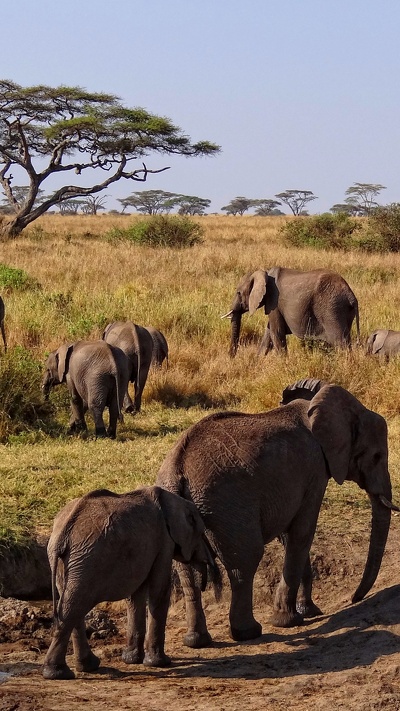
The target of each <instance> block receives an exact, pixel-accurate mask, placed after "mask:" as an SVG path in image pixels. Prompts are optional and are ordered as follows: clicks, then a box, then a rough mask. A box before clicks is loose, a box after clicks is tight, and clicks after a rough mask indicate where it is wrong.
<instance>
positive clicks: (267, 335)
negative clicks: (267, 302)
mask: <svg viewBox="0 0 400 711" xmlns="http://www.w3.org/2000/svg"><path fill="white" fill-rule="evenodd" d="M272 348H273V343H272V338H271V330H270V327H269V321H268V324H267V327H266V329H265V332H264V335H263V337H262V339H261V343H260V345H259V348H258V355H267V354H268V353H269V351H270V350H272Z"/></svg>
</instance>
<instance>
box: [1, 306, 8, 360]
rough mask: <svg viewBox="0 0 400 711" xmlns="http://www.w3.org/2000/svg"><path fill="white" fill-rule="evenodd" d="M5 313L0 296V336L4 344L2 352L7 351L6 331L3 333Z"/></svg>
mask: <svg viewBox="0 0 400 711" xmlns="http://www.w3.org/2000/svg"><path fill="white" fill-rule="evenodd" d="M5 313H6V308H5V306H4V301H3V299H2V298H1V296H0V331H1V336H2V339H3V343H4V352H6V351H7V340H6V331H5V328H4V316H5Z"/></svg>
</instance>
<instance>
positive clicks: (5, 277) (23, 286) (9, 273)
mask: <svg viewBox="0 0 400 711" xmlns="http://www.w3.org/2000/svg"><path fill="white" fill-rule="evenodd" d="M39 288H40V284H39V282H38V281H37V280H36V279H34V278H33V277H30V276H29V274H27V273H26V272H24V270H23V269H15V267H9V266H8V265H7V264H2V263H0V291H1V292H2V293H5V294H8V293H10V292H12V291H27V290H29V289H39Z"/></svg>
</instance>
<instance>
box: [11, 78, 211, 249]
mask: <svg viewBox="0 0 400 711" xmlns="http://www.w3.org/2000/svg"><path fill="white" fill-rule="evenodd" d="M218 151H219V146H217V145H215V144H213V143H209V142H208V141H199V142H197V143H192V141H191V139H190V138H189V137H188V136H186V135H185V134H184V133H182V131H181V129H180V128H178V127H177V126H175V125H174V124H173V123H172V122H171V121H170V119H168V118H163V117H160V116H156V115H154V114H150V113H149V112H148V111H146V110H145V109H141V108H133V109H131V108H126V107H124V106H123V105H122V104H121V102H120V100H119V99H118V97H116V96H114V95H112V94H103V93H92V92H87V91H85V90H83V89H81V88H80V87H66V86H60V87H56V88H52V87H48V86H31V87H22V86H19V85H18V84H16V83H15V82H12V81H8V80H0V185H1V187H2V188H3V191H4V193H5V195H6V197H7V199H8V202H9V204H10V206H11V207H12V208H13V214H12V215H10V216H5V217H4V219H3V221H2V225H1V229H0V237H1V236H2V237H3V238H5V237H15V236H17V235H18V234H19V233H20V232H21V231H22V230H23V229H24V227H26V226H27V225H28V224H29V223H31V222H33V221H34V220H36V218H38V217H39V216H40V215H42V214H43V213H44V212H46V210H48V209H49V208H50V207H52V206H54V205H60V203H62V202H63V201H64V200H71V199H75V198H79V197H87V196H88V195H92V194H93V193H98V192H100V191H101V190H104V189H105V188H107V187H108V186H109V185H111V184H112V183H115V182H116V181H118V180H120V179H121V178H126V179H130V180H137V181H142V182H144V181H146V179H147V176H148V174H149V173H160V172H162V171H163V170H167V168H168V166H166V167H163V168H159V169H158V170H150V169H148V168H147V166H146V165H145V163H143V162H142V164H141V166H140V167H134V166H132V164H131V162H132V161H133V160H137V159H143V158H144V157H145V156H147V155H148V154H150V153H152V152H155V153H162V154H179V155H185V156H199V155H213V154H215V153H217V152H218ZM15 169H16V170H17V171H18V173H21V171H22V172H23V173H24V175H25V178H26V182H27V183H28V186H29V192H28V197H27V199H26V200H24V201H22V202H18V200H17V198H16V196H15V194H14V190H13V180H14V178H13V175H12V173H11V170H15ZM91 171H95V173H94V175H92V173H91ZM59 173H75V174H76V176H82V177H85V178H86V177H87V178H89V176H90V175H92V178H91V180H89V183H91V184H90V185H88V186H82V185H80V184H79V181H78V184H70V185H64V186H63V187H61V188H59V189H57V190H55V191H54V192H53V193H52V194H51V195H50V196H48V197H47V198H46V199H45V200H43V202H41V204H40V205H37V204H36V205H35V201H36V198H37V196H38V191H39V189H42V187H43V183H44V182H45V181H46V180H47V179H48V178H50V177H52V176H54V175H55V174H59ZM99 175H100V178H99Z"/></svg>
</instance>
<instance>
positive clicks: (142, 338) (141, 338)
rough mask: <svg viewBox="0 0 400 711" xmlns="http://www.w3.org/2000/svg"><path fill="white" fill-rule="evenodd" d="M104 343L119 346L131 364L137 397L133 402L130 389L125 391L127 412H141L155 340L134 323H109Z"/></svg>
mask: <svg viewBox="0 0 400 711" xmlns="http://www.w3.org/2000/svg"><path fill="white" fill-rule="evenodd" d="M102 339H103V341H106V343H110V344H111V345H112V346H117V347H118V348H121V350H122V351H123V352H124V353H125V355H126V356H127V358H128V362H129V381H130V382H131V383H133V385H134V390H135V395H134V400H133V401H132V399H131V397H130V395H129V392H128V387H127V388H126V391H125V393H124V394H125V400H124V407H125V410H126V412H132V413H136V412H139V411H140V407H141V404H142V395H143V389H144V386H145V385H146V380H147V375H148V372H149V368H150V365H151V359H152V357H153V339H152V337H151V335H150V333H149V332H148V330H147V329H146V328H144V327H143V326H138V325H137V324H136V323H133V322H132V321H114V323H109V324H108V325H107V326H106V327H105V329H104V332H103V335H102Z"/></svg>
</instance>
